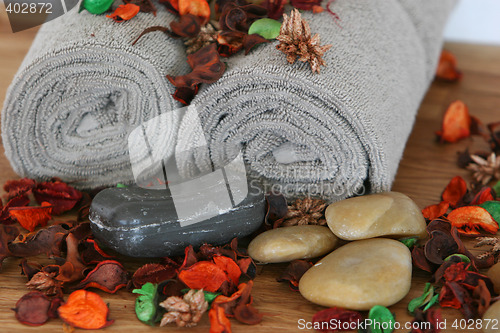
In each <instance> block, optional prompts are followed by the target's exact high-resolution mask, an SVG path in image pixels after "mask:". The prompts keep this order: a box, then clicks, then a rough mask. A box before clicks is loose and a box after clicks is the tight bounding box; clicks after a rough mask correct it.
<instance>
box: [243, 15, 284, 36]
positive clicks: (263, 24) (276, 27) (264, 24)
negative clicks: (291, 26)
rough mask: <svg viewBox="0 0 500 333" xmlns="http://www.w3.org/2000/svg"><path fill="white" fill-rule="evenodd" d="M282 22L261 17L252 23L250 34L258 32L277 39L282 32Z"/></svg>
mask: <svg viewBox="0 0 500 333" xmlns="http://www.w3.org/2000/svg"><path fill="white" fill-rule="evenodd" d="M280 29H281V22H280V21H276V20H273V19H270V18H261V19H260V20H257V21H255V22H254V23H252V25H251V26H250V28H249V29H248V34H249V35H252V34H258V35H260V36H262V37H264V38H265V39H275V38H276V37H278V35H279V34H280Z"/></svg>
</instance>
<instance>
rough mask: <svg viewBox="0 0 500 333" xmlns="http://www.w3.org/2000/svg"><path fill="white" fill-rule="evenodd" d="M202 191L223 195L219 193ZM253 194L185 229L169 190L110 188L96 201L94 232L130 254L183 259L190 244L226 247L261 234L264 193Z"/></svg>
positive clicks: (107, 243)
mask: <svg viewBox="0 0 500 333" xmlns="http://www.w3.org/2000/svg"><path fill="white" fill-rule="evenodd" d="M211 190H212V192H210V191H211ZM200 191H209V192H207V193H214V195H217V190H214V189H200ZM249 191H250V193H249V194H248V195H247V197H246V198H245V199H244V200H243V201H242V202H241V203H240V204H238V205H236V206H235V207H234V208H233V209H231V210H229V211H228V212H225V213H223V214H221V215H218V216H215V217H212V218H210V219H207V220H204V221H202V222H199V223H195V224H192V225H188V226H181V225H180V223H179V221H178V216H177V213H176V210H175V207H174V202H173V199H172V196H171V194H170V191H169V190H146V189H143V188H140V187H128V188H109V189H105V190H103V191H101V192H99V193H98V194H97V196H96V197H95V198H94V200H93V201H92V205H91V207H90V221H91V228H92V231H93V233H94V236H95V238H96V239H97V240H98V241H99V243H100V244H102V245H104V246H106V247H109V248H111V249H113V250H115V251H117V252H119V253H121V254H124V255H127V256H132V257H163V256H172V255H179V254H182V253H183V251H184V248H185V247H186V246H188V245H193V246H194V247H195V248H196V247H198V246H200V245H202V244H203V243H209V244H213V245H220V244H224V243H227V242H229V241H230V240H231V239H233V238H234V237H244V236H247V235H249V234H251V233H252V232H254V231H255V230H257V229H258V228H259V226H260V225H261V223H262V222H263V220H264V214H265V201H264V193H263V192H262V191H261V190H260V189H258V188H257V187H255V185H253V186H252V187H251V188H250V189H249Z"/></svg>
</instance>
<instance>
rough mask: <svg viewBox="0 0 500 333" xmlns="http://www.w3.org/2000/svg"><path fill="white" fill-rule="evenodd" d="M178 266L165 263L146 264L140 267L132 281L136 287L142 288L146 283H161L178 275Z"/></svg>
mask: <svg viewBox="0 0 500 333" xmlns="http://www.w3.org/2000/svg"><path fill="white" fill-rule="evenodd" d="M177 268H178V266H171V265H163V264H156V263H155V264H145V265H143V266H141V267H140V268H138V269H137V270H136V271H135V273H134V275H133V276H132V279H131V280H132V283H133V285H134V287H135V288H141V287H142V286H143V285H144V284H146V283H148V282H150V283H155V284H157V283H159V282H161V281H165V280H168V279H172V278H174V277H175V276H176V275H177V271H176V270H177Z"/></svg>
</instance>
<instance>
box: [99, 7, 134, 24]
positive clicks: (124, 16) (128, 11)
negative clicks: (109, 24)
mask: <svg viewBox="0 0 500 333" xmlns="http://www.w3.org/2000/svg"><path fill="white" fill-rule="evenodd" d="M140 10H141V7H139V6H137V5H134V4H132V3H129V4H126V5H120V6H118V8H116V9H115V11H114V12H113V13H112V14H110V15H106V17H109V18H111V19H113V20H114V21H115V22H123V21H128V20H130V19H132V18H134V17H135V16H136V15H137V14H138V13H139V11H140Z"/></svg>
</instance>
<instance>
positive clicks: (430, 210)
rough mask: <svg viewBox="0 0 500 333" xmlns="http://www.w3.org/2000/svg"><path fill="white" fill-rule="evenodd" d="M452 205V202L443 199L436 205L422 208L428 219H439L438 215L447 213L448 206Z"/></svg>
mask: <svg viewBox="0 0 500 333" xmlns="http://www.w3.org/2000/svg"><path fill="white" fill-rule="evenodd" d="M449 207H450V204H449V203H448V202H446V201H441V202H440V203H438V204H435V205H429V206H427V207H425V208H424V209H422V215H423V216H424V217H425V218H426V219H427V220H434V219H437V218H438V217H441V216H443V215H444V214H446V212H447V211H448V208H449Z"/></svg>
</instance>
